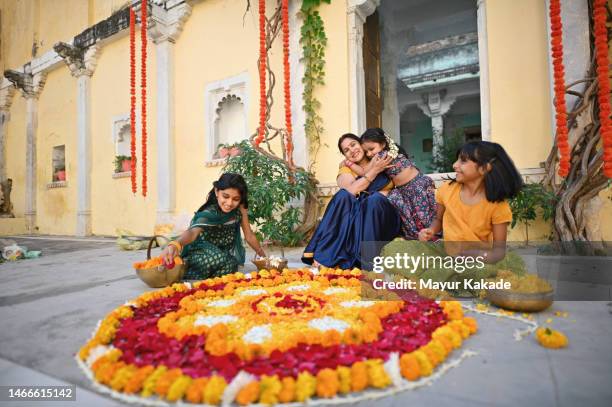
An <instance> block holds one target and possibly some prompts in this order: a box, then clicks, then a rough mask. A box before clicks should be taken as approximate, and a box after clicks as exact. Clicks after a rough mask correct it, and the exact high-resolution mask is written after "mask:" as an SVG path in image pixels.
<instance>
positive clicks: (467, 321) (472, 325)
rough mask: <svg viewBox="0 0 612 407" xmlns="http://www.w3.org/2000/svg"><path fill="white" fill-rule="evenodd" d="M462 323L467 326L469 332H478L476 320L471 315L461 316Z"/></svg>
mask: <svg viewBox="0 0 612 407" xmlns="http://www.w3.org/2000/svg"><path fill="white" fill-rule="evenodd" d="M463 324H464V325H466V326H467V327H468V329H469V330H470V334H475V333H476V332H478V322H476V319H474V318H472V317H465V318H463Z"/></svg>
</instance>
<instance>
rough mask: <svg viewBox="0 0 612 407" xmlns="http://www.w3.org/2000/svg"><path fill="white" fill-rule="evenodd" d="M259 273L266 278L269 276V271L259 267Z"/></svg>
mask: <svg viewBox="0 0 612 407" xmlns="http://www.w3.org/2000/svg"><path fill="white" fill-rule="evenodd" d="M259 275H260V276H261V277H262V278H268V277H270V272H269V271H268V270H265V269H261V270H259Z"/></svg>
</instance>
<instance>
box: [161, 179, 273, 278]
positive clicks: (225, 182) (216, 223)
mask: <svg viewBox="0 0 612 407" xmlns="http://www.w3.org/2000/svg"><path fill="white" fill-rule="evenodd" d="M247 208H248V190H247V185H246V183H245V182H244V178H242V176H241V175H239V174H232V173H225V174H222V175H221V177H220V178H219V180H218V181H215V182H213V189H211V191H210V192H209V194H208V199H207V200H206V202H205V203H204V205H202V206H201V207H200V209H198V211H197V212H196V213H195V215H194V216H193V219H192V220H191V223H190V225H189V229H187V230H186V231H184V232H183V233H182V234H181V236H180V237H179V238H178V239H176V240H173V241H171V242H170V244H168V246H167V247H166V248H165V249H164V251H163V252H162V258H163V259H164V263H165V264H172V263H174V260H173V259H174V257H175V256H177V255H178V254H179V253H180V255H181V257H182V258H183V261H184V262H185V264H186V265H187V270H186V272H185V275H184V277H183V278H184V279H186V280H200V279H206V278H211V277H217V276H221V275H224V274H228V273H234V272H236V271H237V270H238V266H239V265H243V264H244V256H245V254H244V246H243V245H242V239H241V237H240V228H241V227H242V231H243V232H244V238H245V239H246V241H247V243H248V244H249V246H251V247H252V248H253V250H255V253H257V254H258V255H259V256H263V257H265V255H266V254H265V253H264V251H263V250H262V248H261V246H260V245H259V242H258V241H257V237H256V236H255V234H254V233H253V231H252V230H251V225H250V224H249V217H248V214H247Z"/></svg>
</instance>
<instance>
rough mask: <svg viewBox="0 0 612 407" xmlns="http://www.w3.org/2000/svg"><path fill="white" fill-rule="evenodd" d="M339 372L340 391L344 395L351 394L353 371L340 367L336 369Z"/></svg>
mask: <svg viewBox="0 0 612 407" xmlns="http://www.w3.org/2000/svg"><path fill="white" fill-rule="evenodd" d="M336 371H337V372H338V379H339V380H340V387H339V389H338V390H339V391H340V393H342V394H346V393H349V392H350V391H351V369H350V368H348V367H346V366H338V367H337V368H336Z"/></svg>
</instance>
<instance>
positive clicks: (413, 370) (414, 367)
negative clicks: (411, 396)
mask: <svg viewBox="0 0 612 407" xmlns="http://www.w3.org/2000/svg"><path fill="white" fill-rule="evenodd" d="M400 371H401V372H402V376H404V377H405V378H406V379H407V380H417V379H418V378H419V377H420V376H421V368H420V367H419V361H418V360H417V358H416V356H415V355H414V354H412V353H404V354H403V355H402V357H401V358H400Z"/></svg>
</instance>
